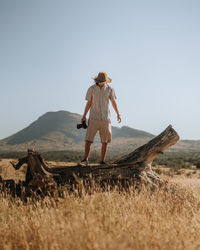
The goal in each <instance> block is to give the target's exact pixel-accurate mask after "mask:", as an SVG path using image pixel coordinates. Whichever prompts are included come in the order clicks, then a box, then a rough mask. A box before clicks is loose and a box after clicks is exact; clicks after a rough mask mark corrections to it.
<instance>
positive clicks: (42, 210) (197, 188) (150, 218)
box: [0, 162, 200, 250]
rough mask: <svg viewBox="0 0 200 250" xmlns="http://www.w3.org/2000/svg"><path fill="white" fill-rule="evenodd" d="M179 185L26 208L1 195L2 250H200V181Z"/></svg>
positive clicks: (32, 204) (95, 194)
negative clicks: (165, 189) (164, 188)
mask: <svg viewBox="0 0 200 250" xmlns="http://www.w3.org/2000/svg"><path fill="white" fill-rule="evenodd" d="M0 163H1V164H2V162H0ZM7 171H8V170H7ZM7 174H8V172H7ZM173 182H174V183H176V185H177V187H175V188H173V190H171V191H170V192H167V191H163V190H160V191H156V192H154V193H151V192H150V191H148V190H142V191H141V192H136V191H134V190H130V192H128V193H119V192H118V191H117V190H114V191H109V192H103V193H102V192H93V194H91V195H88V194H87V193H86V192H85V193H83V195H82V196H78V195H77V193H76V192H74V193H72V194H68V193H66V197H65V199H62V200H59V201H54V200H53V199H49V198H47V199H46V200H45V201H40V202H32V201H29V202H28V203H26V204H23V203H22V202H21V201H20V200H17V199H15V200H12V199H11V198H9V197H6V196H4V195H1V197H0V249H113V250H114V249H123V250H124V249H167V250H168V249H200V203H199V194H200V180H199V179H197V178H186V177H181V176H180V177H179V178H174V179H173Z"/></svg>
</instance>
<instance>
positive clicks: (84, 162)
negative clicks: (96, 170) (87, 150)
mask: <svg viewBox="0 0 200 250" xmlns="http://www.w3.org/2000/svg"><path fill="white" fill-rule="evenodd" d="M88 164H89V162H88V161H87V160H86V159H83V160H82V161H81V165H83V166H88Z"/></svg>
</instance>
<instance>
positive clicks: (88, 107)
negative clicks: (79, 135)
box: [81, 101, 92, 123]
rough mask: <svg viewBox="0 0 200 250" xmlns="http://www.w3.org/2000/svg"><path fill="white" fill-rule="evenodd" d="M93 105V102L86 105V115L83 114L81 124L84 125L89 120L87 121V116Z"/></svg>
mask: <svg viewBox="0 0 200 250" xmlns="http://www.w3.org/2000/svg"><path fill="white" fill-rule="evenodd" d="M91 104H92V102H91V101H88V102H87V103H86V106H85V110H84V114H83V116H82V119H81V123H82V122H83V121H86V120H87V119H86V115H87V113H88V111H89V109H90V107H91Z"/></svg>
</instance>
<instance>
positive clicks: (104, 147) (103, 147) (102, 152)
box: [101, 143, 108, 161]
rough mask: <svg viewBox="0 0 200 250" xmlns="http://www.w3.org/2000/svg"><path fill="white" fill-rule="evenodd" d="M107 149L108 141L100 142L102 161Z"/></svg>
mask: <svg viewBox="0 0 200 250" xmlns="http://www.w3.org/2000/svg"><path fill="white" fill-rule="evenodd" d="M107 149H108V143H102V144H101V160H102V161H105V158H106V153H107Z"/></svg>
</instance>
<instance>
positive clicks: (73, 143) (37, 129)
mask: <svg viewBox="0 0 200 250" xmlns="http://www.w3.org/2000/svg"><path fill="white" fill-rule="evenodd" d="M80 120H81V115H79V114H75V113H71V112H68V111H57V112H47V113H46V114H44V115H42V116H41V117H39V118H38V119H37V120H36V121H34V122H33V123H31V124H30V125H29V126H28V127H26V128H24V129H22V130H21V131H19V132H17V133H16V134H13V135H11V136H9V137H7V138H5V139H3V140H0V151H24V150H26V149H27V148H29V147H31V148H35V149H36V150H41V151H49V150H74V149H81V150H82V149H83V148H84V138H85V131H86V130H84V129H77V128H76V125H77V124H78V123H80ZM112 134H113V143H111V147H112V148H116V149H117V148H118V149H120V148H121V147H122V146H124V147H126V149H128V148H129V147H131V149H132V148H136V147H137V146H140V145H142V144H143V143H145V142H147V141H148V140H150V139H151V138H153V136H154V135H152V134H150V133H147V132H145V131H141V130H136V129H133V128H130V127H127V126H123V127H122V128H117V127H112ZM98 143H99V138H98V137H97V138H96V143H94V147H96V146H97V145H98Z"/></svg>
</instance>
